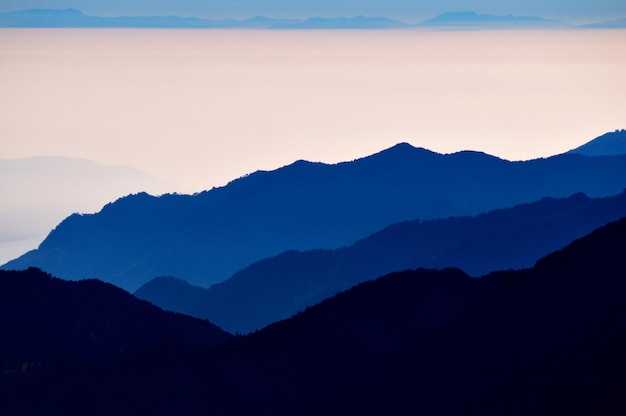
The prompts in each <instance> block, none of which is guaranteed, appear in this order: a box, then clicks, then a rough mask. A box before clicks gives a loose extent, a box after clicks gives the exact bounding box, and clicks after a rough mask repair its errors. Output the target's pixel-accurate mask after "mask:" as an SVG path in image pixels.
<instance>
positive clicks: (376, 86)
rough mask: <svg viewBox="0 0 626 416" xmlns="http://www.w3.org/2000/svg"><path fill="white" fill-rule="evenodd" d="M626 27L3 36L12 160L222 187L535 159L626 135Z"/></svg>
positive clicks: (7, 154)
mask: <svg viewBox="0 0 626 416" xmlns="http://www.w3.org/2000/svg"><path fill="white" fill-rule="evenodd" d="M625 73H626V31H556V32H552V31H539V32H529V31H503V32H495V33H494V32H480V31H477V32H420V31H382V32H381V31H330V32H324V31H294V32H289V31H287V32H283V31H280V32H275V31H214V30H208V31H202V30H199V31H195V30H124V29H122V30H80V29H63V30H16V29H9V30H0V80H1V81H0V88H1V93H0V158H18V157H26V156H34V155H55V156H70V157H80V158H86V159H90V160H94V161H96V162H99V163H103V164H109V165H130V166H134V167H136V168H138V169H141V170H143V171H145V172H147V173H149V174H152V175H156V176H159V177H161V178H164V179H167V180H172V181H175V182H178V183H179V184H181V191H186V192H189V191H200V190H203V189H210V188H211V187H213V186H221V185H224V184H226V183H227V182H228V181H230V180H232V179H234V178H237V177H239V176H241V175H244V174H247V173H250V172H253V171H255V170H258V169H275V168H278V167H280V166H282V165H285V164H289V163H291V162H293V161H295V160H297V159H307V160H313V161H323V162H328V163H334V162H339V161H344V160H352V159H354V158H357V157H361V156H365V155H368V154H371V153H374V152H377V151H380V150H382V149H384V148H386V147H390V146H392V145H394V144H395V143H398V142H402V141H406V142H409V143H411V144H413V145H414V146H421V147H425V148H429V149H431V150H434V151H438V152H444V153H447V152H454V151H459V150H464V149H472V150H480V151H485V152H487V153H491V154H494V155H497V156H500V157H503V158H507V159H512V160H520V159H529V158H536V157H544V156H549V155H553V154H557V153H561V152H564V151H566V150H569V149H571V148H574V147H576V146H578V145H580V144H582V143H584V142H586V141H588V140H591V139H593V138H594V137H596V136H598V135H600V134H603V133H605V132H607V131H612V130H615V129H618V128H626V112H625V111H624V109H625V108H626V77H624V75H623V74H625Z"/></svg>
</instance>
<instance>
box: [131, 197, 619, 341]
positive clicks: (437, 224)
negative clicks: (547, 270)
mask: <svg viewBox="0 0 626 416" xmlns="http://www.w3.org/2000/svg"><path fill="white" fill-rule="evenodd" d="M625 213H626V191H625V192H622V193H621V194H619V195H617V196H614V197H607V198H598V199H590V198H588V197H586V196H585V195H583V194H576V195H573V196H571V197H569V198H565V199H552V198H543V199H542V200H540V201H537V202H533V203H529V204H522V205H518V206H515V207H512V208H508V209H499V210H495V211H490V212H488V213H485V214H481V215H478V216H476V217H457V218H447V219H436V220H430V221H420V220H414V221H406V222H402V223H398V224H394V225H391V226H389V227H386V228H385V229H383V230H381V231H378V232H376V233H374V234H372V235H370V236H368V237H366V238H364V239H362V240H359V241H357V242H356V243H354V244H352V245H350V246H348V247H345V248H339V249H335V250H311V251H305V252H297V251H288V252H285V253H282V254H280V255H278V256H276V257H272V258H269V259H265V260H261V261H259V262H257V263H254V264H252V265H250V266H248V267H246V268H244V269H242V270H241V271H239V272H237V273H235V274H234V275H233V276H232V277H230V278H229V279H227V280H226V281H224V282H222V283H219V284H215V285H213V286H211V287H210V288H208V289H204V288H200V287H195V286H191V285H189V284H187V283H186V282H183V281H181V280H180V279H174V278H166V277H160V278H157V279H153V280H151V281H150V282H148V283H146V284H145V285H143V286H142V287H140V288H139V289H138V290H136V291H135V292H134V294H135V296H137V297H139V298H141V299H145V300H148V301H150V302H153V303H155V304H157V305H159V306H161V307H162V308H164V309H168V310H173V311H177V312H181V313H186V314H189V315H191V316H196V317H199V318H204V319H208V320H210V321H212V322H215V323H216V324H218V325H220V326H221V327H223V328H225V329H226V330H228V331H230V332H233V333H235V332H240V333H247V332H250V331H253V330H255V329H260V328H262V327H263V326H265V325H268V324H270V323H272V322H275V321H278V320H281V319H285V318H287V317H289V316H291V315H293V314H295V313H296V312H298V311H300V310H302V309H304V308H305V307H306V306H310V305H313V304H315V303H317V302H319V301H321V300H322V299H324V298H327V297H330V296H332V295H334V294H335V293H337V292H340V291H342V290H346V289H348V288H350V287H352V286H353V285H356V284H358V283H360V282H363V281H366V280H369V279H373V278H376V277H378V276H381V275H383V274H387V273H390V272H393V271H401V270H408V269H415V268H417V267H424V268H435V269H437V268H445V267H458V268H461V269H463V270H464V271H465V272H468V273H469V274H470V275H473V276H481V275H484V274H487V273H489V272H492V271H496V270H503V269H521V268H525V267H531V266H532V265H533V264H534V263H535V262H536V261H537V260H538V259H539V258H541V257H543V256H545V255H546V254H548V253H550V252H553V251H555V250H558V249H560V248H562V247H564V246H565V245H567V244H569V243H570V242H572V241H573V240H575V239H576V238H579V237H582V236H584V235H586V234H587V233H589V232H591V231H592V230H594V229H595V228H597V227H600V226H602V225H604V224H606V223H608V222H611V221H615V220H617V219H619V218H621V217H622V216H624V214H625ZM242 305H245V307H243V306H242Z"/></svg>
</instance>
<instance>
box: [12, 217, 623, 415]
mask: <svg viewBox="0 0 626 416" xmlns="http://www.w3.org/2000/svg"><path fill="white" fill-rule="evenodd" d="M624 252H626V218H623V219H621V220H620V221H617V222H615V223H611V224H609V225H607V226H604V227H602V228H600V229H598V230H596V231H594V232H593V233H591V234H590V235H587V236H585V237H583V238H581V239H579V240H577V241H575V242H573V243H572V244H570V245H569V246H567V247H566V248H564V249H562V250H560V251H558V252H555V253H553V254H551V255H549V256H547V257H545V258H543V259H541V260H540V261H538V262H537V264H536V265H535V266H534V267H533V268H531V269H526V270H522V271H515V272H513V271H510V272H498V273H494V274H491V275H488V276H485V277H483V278H481V279H472V278H470V277H469V276H467V275H465V274H464V273H463V272H461V271H459V270H455V269H447V270H442V271H432V270H416V271H407V272H403V273H395V274H391V275H388V276H385V277H382V278H379V279H377V280H374V281H370V282H366V283H363V284H361V285H359V286H357V287H355V288H352V289H350V290H348V291H346V292H343V293H340V294H337V295H336V296H334V297H333V298H331V299H328V300H326V301H324V302H322V303H320V304H318V305H316V306H314V307H311V308H308V309H307V310H306V311H304V312H303V313H301V314H298V315H296V316H295V317H293V318H291V319H288V320H285V321H282V322H279V323H276V324H273V325H271V326H269V327H267V328H265V329H264V330H262V331H259V332H257V333H254V334H251V335H249V336H246V337H240V338H236V339H234V340H233V341H232V342H228V343H226V344H223V345H222V346H221V347H218V348H217V349H211V350H206V349H205V350H202V349H197V348H193V347H192V346H185V344H177V343H169V344H155V345H151V346H149V347H144V348H142V349H140V350H136V351H135V352H130V353H129V352H127V353H120V354H115V355H112V356H110V357H108V358H107V359H106V360H104V361H102V360H77V359H74V360H65V361H62V362H49V363H42V365H41V367H38V366H35V367H31V368H27V369H25V370H24V371H22V372H9V373H5V374H3V375H2V377H1V378H0V383H1V385H0V387H2V389H3V390H4V391H5V392H7V397H6V400H3V401H2V402H1V403H0V406H2V409H3V410H5V411H7V412H9V413H10V414H16V415H27V414H39V415H42V414H43V415H45V414H59V413H63V414H86V413H90V414H93V413H98V412H101V411H102V410H101V409H106V412H115V413H116V414H132V413H136V412H137V411H138V410H139V409H141V410H142V411H144V412H149V413H151V414H172V412H175V413H176V414H184V415H186V414H198V413H203V412H206V411H211V412H214V413H218V414H243V413H248V412H252V411H259V409H261V412H262V413H266V414H280V415H282V414H285V415H287V414H333V415H334V414H336V415H339V414H345V413H346V411H350V412H364V413H366V414H372V413H380V412H384V413H385V414H394V415H404V414H420V413H428V414H440V415H456V414H459V413H460V412H462V413H463V414H466V415H480V414H493V415H504V414H506V415H527V414H538V415H553V414H590V413H594V414H605V415H618V414H622V413H623V411H624V410H625V409H626V400H625V398H624V396H623V394H622V392H623V387H624V382H623V375H624V374H625V373H626V360H624V350H625V349H626V332H625V330H624V329H625V327H624V322H626V305H625V304H624V302H623V299H624V296H626V281H625V280H624V279H623V276H624V275H625V274H626V264H625V263H624V261H623V254H624ZM16 273H17V274H24V273H25V272H16ZM17 304H18V305H19V304H20V303H19V302H18V303H17ZM15 313H16V314H17V316H19V315H20V314H21V313H23V311H22V310H20V309H19V308H18V309H17V310H15ZM61 380H62V382H60V381H61Z"/></svg>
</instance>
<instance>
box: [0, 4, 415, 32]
mask: <svg viewBox="0 0 626 416" xmlns="http://www.w3.org/2000/svg"><path fill="white" fill-rule="evenodd" d="M408 26H409V25H408V24H405V23H401V22H398V21H396V20H392V19H388V18H385V17H366V16H356V17H337V18H323V17H312V18H309V19H274V18H268V17H264V16H256V17H252V18H250V19H246V20H235V19H222V20H210V19H203V18H197V17H179V16H125V17H98V16H89V15H86V14H84V13H83V12H81V11H80V10H76V9H29V10H22V11H18V12H10V13H3V14H0V27H33V28H42V27H50V28H53V27H74V28H189V29H391V28H402V27H408Z"/></svg>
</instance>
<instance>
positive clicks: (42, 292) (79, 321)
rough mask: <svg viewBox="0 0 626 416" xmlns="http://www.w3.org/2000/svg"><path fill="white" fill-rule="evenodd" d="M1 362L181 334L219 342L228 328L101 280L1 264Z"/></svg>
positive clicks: (97, 353)
mask: <svg viewBox="0 0 626 416" xmlns="http://www.w3.org/2000/svg"><path fill="white" fill-rule="evenodd" d="M0 317H2V318H3V319H2V320H1V321H0V338H1V339H2V344H1V346H0V363H1V364H2V366H3V367H4V369H16V368H22V367H23V366H24V365H36V364H37V363H40V362H45V361H49V360H58V359H63V358H90V359H92V358H96V357H102V356H106V355H108V354H112V353H117V352H120V351H130V350H132V349H135V348H138V347H140V346H142V345H144V344H148V343H154V342H157V341H169V340H177V341H180V342H187V343H192V344H195V345H216V344H219V343H222V342H224V341H226V340H228V339H229V338H230V334H228V333H226V332H224V331H222V330H221V329H219V328H218V327H216V326H215V325H213V324H211V323H209V322H207V321H203V320H199V319H195V318H191V317H188V316H184V315H180V314H175V313H172V312H164V311H162V310H161V309H159V308H157V307H155V306H154V305H152V304H150V303H148V302H145V301H141V300H138V299H136V298H135V297H133V296H131V295H130V294H129V293H127V292H125V291H123V290H121V289H119V288H117V287H115V286H113V285H111V284H107V283H103V282H100V281H97V280H83V281H79V282H67V281H64V280H61V279H56V278H53V277H51V276H50V275H48V274H46V273H44V272H42V271H41V270H39V269H34V268H32V269H28V270H25V271H4V270H0Z"/></svg>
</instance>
